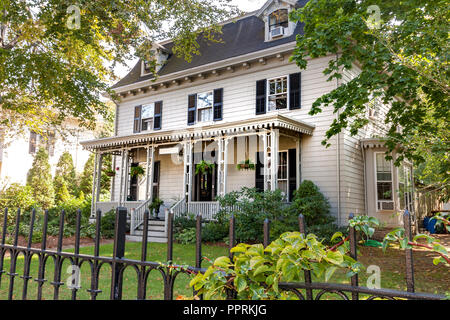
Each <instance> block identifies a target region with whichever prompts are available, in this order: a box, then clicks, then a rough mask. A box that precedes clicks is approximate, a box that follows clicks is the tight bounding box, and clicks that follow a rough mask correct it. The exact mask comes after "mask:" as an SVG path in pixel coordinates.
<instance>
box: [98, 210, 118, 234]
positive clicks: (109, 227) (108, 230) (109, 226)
mask: <svg viewBox="0 0 450 320" xmlns="http://www.w3.org/2000/svg"><path fill="white" fill-rule="evenodd" d="M115 224H116V212H115V211H114V210H111V211H109V212H107V213H106V214H104V215H103V216H102V220H101V223H100V230H101V235H102V237H103V238H106V239H112V238H114V227H115Z"/></svg>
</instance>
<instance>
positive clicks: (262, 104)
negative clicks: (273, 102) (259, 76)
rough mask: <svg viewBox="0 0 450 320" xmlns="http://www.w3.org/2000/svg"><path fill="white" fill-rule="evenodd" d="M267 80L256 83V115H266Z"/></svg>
mask: <svg viewBox="0 0 450 320" xmlns="http://www.w3.org/2000/svg"><path fill="white" fill-rule="evenodd" d="M266 100H267V80H266V79H264V80H259V81H256V114H265V113H266Z"/></svg>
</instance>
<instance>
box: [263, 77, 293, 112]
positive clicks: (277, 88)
mask: <svg viewBox="0 0 450 320" xmlns="http://www.w3.org/2000/svg"><path fill="white" fill-rule="evenodd" d="M288 79H289V78H288V76H284V77H279V78H274V79H269V80H268V81H267V86H268V93H269V94H268V111H275V110H282V109H287V106H288V88H289V80H288Z"/></svg>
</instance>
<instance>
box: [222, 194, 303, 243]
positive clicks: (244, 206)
mask: <svg viewBox="0 0 450 320" xmlns="http://www.w3.org/2000/svg"><path fill="white" fill-rule="evenodd" d="M283 200H284V196H283V194H282V192H281V191H280V190H276V191H265V192H259V191H258V190H257V189H255V188H247V187H244V188H242V189H241V190H240V191H233V192H230V193H228V194H226V195H225V196H223V197H218V201H219V203H220V206H221V210H220V211H219V212H218V215H217V219H218V221H219V223H225V222H227V221H228V220H229V218H230V215H231V214H234V216H235V218H236V238H237V239H238V241H240V242H254V241H262V239H263V234H262V232H261V230H263V224H264V220H265V219H269V220H270V221H271V222H272V224H273V225H274V226H275V228H274V232H275V233H273V236H274V237H276V236H278V235H279V234H280V233H281V232H285V231H288V230H289V231H290V230H295V229H296V228H297V226H298V224H297V223H296V222H295V220H296V217H293V216H292V214H290V213H291V212H289V211H287V210H286V203H285V202H284V201H283ZM277 233H278V234H277Z"/></svg>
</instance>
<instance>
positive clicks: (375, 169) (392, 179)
mask: <svg viewBox="0 0 450 320" xmlns="http://www.w3.org/2000/svg"><path fill="white" fill-rule="evenodd" d="M378 154H383V155H385V154H386V153H385V152H374V153H373V155H374V171H373V172H374V177H375V179H374V181H375V199H376V201H375V206H376V211H377V212H383V211H388V212H392V211H395V203H396V201H395V197H394V164H393V162H392V160H390V161H389V162H390V163H391V188H392V189H391V190H392V191H391V192H392V200H390V201H387V200H378V175H377V155H378ZM397 183H398V179H397ZM378 202H392V203H393V208H394V209H393V210H385V209H378Z"/></svg>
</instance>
